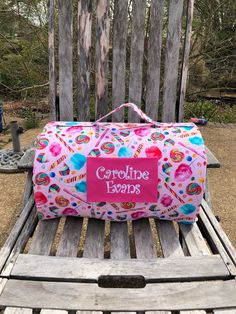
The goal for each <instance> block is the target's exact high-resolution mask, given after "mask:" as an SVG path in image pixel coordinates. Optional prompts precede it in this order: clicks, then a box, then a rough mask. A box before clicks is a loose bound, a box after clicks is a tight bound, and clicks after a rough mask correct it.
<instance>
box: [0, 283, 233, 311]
mask: <svg viewBox="0 0 236 314" xmlns="http://www.w3.org/2000/svg"><path fill="white" fill-rule="evenodd" d="M235 289H236V282H235V280H228V281H214V284H212V281H205V282H181V283H173V282H172V283H158V284H155V283H154V284H148V285H146V287H145V288H142V289H140V288H136V289H122V288H120V289H112V288H109V289H107V288H100V287H98V285H97V284H93V283H68V282H45V281H24V280H8V282H7V284H6V286H5V289H4V291H3V293H2V295H1V296H0V305H1V306H16V304H17V306H19V307H30V308H51V309H67V310H78V309H80V310H89V309H90V310H98V311H103V310H104V311H114V310H116V311H143V310H144V311H145V310H147V311H148V310H190V309H209V308H215V309H217V308H232V307H236V294H235V293H232V291H235ZM65 291H66V293H65ZM183 295H184V297H182V296H183ZM111 300H112V302H111ZM131 300H132V302H131ZM147 300H148V302H147ZM196 300H197V302H196Z"/></svg>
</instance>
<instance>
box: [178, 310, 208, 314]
mask: <svg viewBox="0 0 236 314" xmlns="http://www.w3.org/2000/svg"><path fill="white" fill-rule="evenodd" d="M205 313H206V312H205V311H201V310H196V311H180V314H205Z"/></svg>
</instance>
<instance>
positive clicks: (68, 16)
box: [58, 0, 73, 121]
mask: <svg viewBox="0 0 236 314" xmlns="http://www.w3.org/2000/svg"><path fill="white" fill-rule="evenodd" d="M58 10H59V103H60V119H61V120H62V121H73V90H72V89H73V84H72V75H73V73H72V1H64V0H58Z"/></svg>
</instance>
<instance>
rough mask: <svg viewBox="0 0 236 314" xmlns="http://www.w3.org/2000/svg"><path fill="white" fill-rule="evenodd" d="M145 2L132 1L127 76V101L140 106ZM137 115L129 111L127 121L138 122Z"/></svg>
mask: <svg viewBox="0 0 236 314" xmlns="http://www.w3.org/2000/svg"><path fill="white" fill-rule="evenodd" d="M145 12H146V0H133V3H132V36H131V53H130V74H129V101H130V102H132V103H135V104H136V105H137V106H139V107H140V106H141V95H142V75H143V51H144V34H145ZM139 120H140V119H139V117H138V115H137V114H136V113H135V112H133V111H132V110H129V121H130V122H138V121H139Z"/></svg>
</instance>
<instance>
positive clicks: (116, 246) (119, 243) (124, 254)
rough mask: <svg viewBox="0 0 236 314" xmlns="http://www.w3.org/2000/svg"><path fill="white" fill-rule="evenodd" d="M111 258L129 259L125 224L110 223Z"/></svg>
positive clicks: (126, 226)
mask: <svg viewBox="0 0 236 314" xmlns="http://www.w3.org/2000/svg"><path fill="white" fill-rule="evenodd" d="M111 258H112V259H124V258H125V259H129V258H130V245H129V235H128V225H127V222H111Z"/></svg>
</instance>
